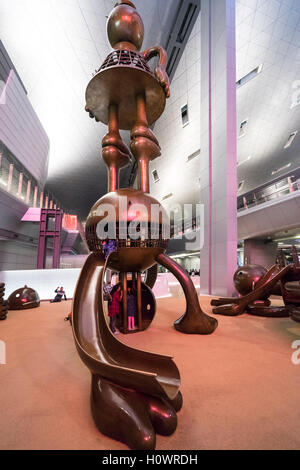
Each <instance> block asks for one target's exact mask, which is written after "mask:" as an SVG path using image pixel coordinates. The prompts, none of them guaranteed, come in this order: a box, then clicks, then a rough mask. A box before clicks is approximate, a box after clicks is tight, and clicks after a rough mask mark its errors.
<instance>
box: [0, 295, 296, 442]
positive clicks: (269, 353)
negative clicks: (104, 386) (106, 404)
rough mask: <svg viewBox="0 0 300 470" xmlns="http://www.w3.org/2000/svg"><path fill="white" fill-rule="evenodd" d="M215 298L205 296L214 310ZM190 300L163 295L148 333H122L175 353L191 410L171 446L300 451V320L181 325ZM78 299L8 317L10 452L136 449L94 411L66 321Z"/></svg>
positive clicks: (2, 400)
mask: <svg viewBox="0 0 300 470" xmlns="http://www.w3.org/2000/svg"><path fill="white" fill-rule="evenodd" d="M208 300H209V299H208V298H201V303H202V305H203V307H204V309H205V310H206V311H209V310H210V307H209V302H208ZM184 304H185V302H184V299H183V298H179V299H174V298H170V299H162V300H159V301H158V314H157V315H156V318H155V320H154V322H153V324H152V326H151V327H150V329H149V330H148V331H147V332H144V333H138V334H135V335H130V336H127V337H126V338H124V337H123V336H122V335H119V336H118V339H121V340H122V341H125V342H126V343H127V344H130V345H131V346H133V347H136V348H144V349H148V350H149V351H152V352H157V353H163V354H164V353H165V354H170V355H174V358H175V361H176V363H177V365H178V367H179V369H180V372H181V378H182V393H183V397H184V406H183V409H182V411H181V412H180V413H179V415H178V428H177V431H176V433H175V434H174V435H173V436H171V437H160V436H158V438H157V450H161V449H167V450H170V449H178V450H179V449H186V450H190V449H299V448H300V400H299V397H300V365H299V366H296V365H293V363H292V361H291V357H292V353H293V349H292V347H291V345H292V343H293V341H295V340H299V339H300V325H299V324H297V323H294V322H293V321H292V320H289V319H263V318H254V317H250V316H248V315H243V316H241V317H239V318H223V317H220V318H219V328H218V329H217V331H216V332H215V334H213V335H212V336H186V335H183V334H180V333H178V332H176V331H175V330H174V329H173V328H172V323H173V321H174V320H175V319H176V318H177V317H179V316H180V314H182V313H183V311H184ZM70 305H71V303H70V302H64V303H61V304H56V305H55V304H52V305H50V303H43V304H42V307H41V308H39V309H36V310H29V311H24V312H10V313H9V317H8V319H7V320H6V321H4V322H0V340H3V341H5V342H6V347H7V364H6V365H0V383H1V386H0V448H1V449H47V450H48V449H95V450H100V449H107V450H112V449H127V447H126V446H124V445H123V444H120V443H118V442H115V441H113V440H111V439H109V438H106V437H104V436H102V435H101V434H100V433H99V432H98V431H97V429H96V428H95V426H94V423H93V420H92V417H91V413H90V409H89V392H90V391H89V388H90V375H89V372H88V370H87V369H86V367H85V366H84V365H83V364H82V363H81V361H80V359H79V357H78V355H77V352H76V350H75V347H74V343H73V337H72V331H71V328H70V326H69V324H68V323H65V322H64V321H63V319H64V316H65V315H67V314H68V313H69V311H70Z"/></svg>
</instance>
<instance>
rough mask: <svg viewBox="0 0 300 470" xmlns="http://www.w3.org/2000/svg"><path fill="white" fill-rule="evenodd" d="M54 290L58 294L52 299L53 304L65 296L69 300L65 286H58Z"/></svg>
mask: <svg viewBox="0 0 300 470" xmlns="http://www.w3.org/2000/svg"><path fill="white" fill-rule="evenodd" d="M54 292H55V293H56V296H55V297H54V299H53V300H50V303H51V304H53V303H57V302H61V301H62V299H63V297H64V299H65V300H67V296H66V293H65V291H64V288H63V287H58V288H57V289H56V290H55V291H54Z"/></svg>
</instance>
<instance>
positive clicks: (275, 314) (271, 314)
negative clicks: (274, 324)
mask: <svg viewBox="0 0 300 470" xmlns="http://www.w3.org/2000/svg"><path fill="white" fill-rule="evenodd" d="M246 311H247V313H249V314H250V315H254V316H255V317H265V318H288V317H289V316H290V314H289V311H288V309H287V308H286V307H274V306H269V307H262V306H259V305H249V306H248V307H247V310H246Z"/></svg>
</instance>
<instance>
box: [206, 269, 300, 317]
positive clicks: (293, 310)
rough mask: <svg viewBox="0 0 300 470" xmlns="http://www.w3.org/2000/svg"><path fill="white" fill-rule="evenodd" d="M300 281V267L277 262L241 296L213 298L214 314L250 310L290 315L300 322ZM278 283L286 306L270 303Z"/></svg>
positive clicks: (254, 313) (284, 315) (277, 315)
mask: <svg viewBox="0 0 300 470" xmlns="http://www.w3.org/2000/svg"><path fill="white" fill-rule="evenodd" d="M299 281H300V267H298V266H296V265H295V264H289V265H287V266H285V267H283V268H281V267H280V266H279V265H277V264H275V265H274V266H272V268H271V269H270V270H269V271H268V272H267V273H266V274H265V275H264V276H262V277H261V278H260V280H259V281H258V282H257V283H256V284H255V286H254V289H253V290H252V292H250V293H249V294H247V295H244V296H241V297H239V298H223V299H222V298H221V299H217V300H212V301H211V305H213V306H215V308H214V309H213V313H215V314H219V315H227V316H237V315H241V314H242V313H244V312H247V313H249V314H251V315H255V316H261V317H269V318H271V317H272V318H284V317H289V316H291V318H293V319H295V321H298V317H299V308H300V284H299ZM278 282H280V287H281V295H282V298H283V301H284V304H285V305H284V306H283V307H274V306H271V302H270V301H269V300H268V298H269V296H270V295H271V294H272V293H273V290H274V286H276V284H277V283H278ZM259 299H262V300H259Z"/></svg>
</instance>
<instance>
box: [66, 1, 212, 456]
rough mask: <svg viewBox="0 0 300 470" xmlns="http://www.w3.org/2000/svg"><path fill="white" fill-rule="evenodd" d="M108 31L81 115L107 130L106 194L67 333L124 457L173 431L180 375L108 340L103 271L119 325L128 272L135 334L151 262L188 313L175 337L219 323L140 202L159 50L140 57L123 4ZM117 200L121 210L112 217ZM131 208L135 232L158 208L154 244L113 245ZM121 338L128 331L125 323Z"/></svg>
mask: <svg viewBox="0 0 300 470" xmlns="http://www.w3.org/2000/svg"><path fill="white" fill-rule="evenodd" d="M107 31H108V38H109V41H110V44H111V45H112V47H113V49H114V52H112V53H111V54H110V55H109V56H108V57H107V59H106V60H105V62H104V64H103V65H102V66H101V67H100V69H99V71H98V73H97V74H96V75H95V76H94V78H93V79H92V80H91V82H90V83H89V85H88V88H87V91H86V103H87V105H86V110H87V111H88V112H89V114H90V116H91V117H92V118H95V119H96V121H101V122H103V123H105V124H108V129H109V131H108V134H107V135H106V136H105V137H104V139H103V142H102V146H103V150H102V155H103V159H104V161H105V163H106V165H107V167H108V190H109V193H108V194H107V195H105V196H104V197H103V198H101V199H100V200H99V201H98V202H97V203H96V204H95V205H94V207H93V208H92V209H91V212H90V214H89V217H88V219H87V223H86V238H87V242H88V245H89V248H90V250H91V252H92V253H91V254H90V256H89V258H88V259H87V261H86V263H85V265H84V267H83V269H82V273H81V275H80V278H79V281H78V284H77V288H76V292H75V296H74V302H73V332H74V337H75V343H76V346H77V349H78V352H79V355H80V357H81V359H82V360H83V362H84V363H85V364H86V366H87V367H88V368H89V369H90V371H91V373H92V393H91V406H92V413H93V416H94V419H95V422H96V424H97V426H98V428H99V430H100V431H101V432H102V433H104V434H106V435H108V436H110V437H112V438H114V439H117V440H120V441H122V442H124V443H126V444H127V445H128V446H129V447H131V448H134V449H154V448H155V441H156V433H159V434H162V435H170V434H172V433H173V432H174V431H175V429H176V426H177V416H176V411H179V409H180V408H181V404H182V397H181V393H180V391H179V387H180V375H179V371H178V369H177V367H176V365H175V363H174V362H173V360H172V359H171V358H170V357H166V356H159V355H157V354H152V353H148V352H144V351H139V350H135V349H132V348H129V347H127V346H125V345H124V344H122V343H121V342H119V341H118V340H117V339H116V338H115V336H114V335H113V334H112V333H111V331H110V330H109V328H108V326H107V322H106V320H105V316H104V312H103V280H104V275H105V271H106V269H108V268H109V269H111V270H114V271H118V272H119V273H120V276H121V279H122V285H123V293H124V295H123V305H124V309H123V310H124V312H123V314H124V319H125V317H126V292H127V289H126V287H127V273H128V272H130V273H132V275H133V278H134V279H135V281H136V285H137V304H138V305H137V307H138V308H137V310H138V322H139V325H141V285H142V284H141V273H142V272H143V271H145V270H149V269H152V268H153V266H155V265H156V264H157V263H159V264H161V265H163V266H165V267H166V268H168V269H169V270H170V271H171V272H172V273H173V274H174V275H175V276H176V277H177V279H178V280H179V281H180V283H181V285H182V287H183V289H184V292H185V296H186V301H187V309H186V312H185V314H184V315H183V316H182V317H180V318H179V319H178V320H177V321H176V322H175V328H176V329H177V330H178V331H181V332H184V333H189V334H210V333H212V332H213V331H214V330H215V328H216V327H217V321H216V320H215V319H214V318H211V317H209V316H207V315H205V314H204V313H203V312H202V310H201V308H200V305H199V301H198V297H197V294H196V291H195V288H194V285H193V283H192V281H191V279H190V278H189V277H188V275H187V274H186V272H185V271H184V270H183V269H182V268H181V267H180V266H179V265H178V264H176V263H175V262H174V261H172V260H171V259H170V258H169V257H168V256H166V255H165V250H166V248H167V244H168V238H167V237H165V236H164V230H163V229H164V221H165V220H166V213H165V211H164V210H163V208H162V207H161V206H159V203H158V202H157V201H156V200H155V199H153V198H152V197H151V196H150V195H149V194H148V193H149V171H148V170H149V162H150V161H151V160H153V159H155V158H157V157H158V156H160V147H159V144H158V141H157V139H156V137H155V136H154V134H153V132H152V131H151V129H150V128H149V126H150V125H151V124H153V123H154V122H155V121H156V120H157V119H158V118H159V117H160V115H161V114H162V112H163V110H164V107H165V103H166V98H167V97H168V96H169V93H170V91H169V80H168V76H167V74H166V71H165V66H166V60H167V58H166V52H165V51H164V49H163V48H161V47H153V48H151V49H148V50H146V51H144V52H139V51H140V49H141V47H142V43H143V35H144V27H143V22H142V20H141V18H140V16H139V14H138V13H137V11H136V8H135V6H134V5H133V3H132V2H130V1H123V2H120V3H119V4H117V5H116V6H115V8H114V9H113V11H112V12H111V14H110V16H109V18H108V22H107ZM154 56H159V60H158V65H157V67H156V69H155V72H154V73H153V72H152V71H151V69H150V68H149V65H148V61H149V60H150V59H151V58H152V57H154ZM119 129H123V130H131V144H130V148H131V151H132V153H133V155H134V157H135V158H136V160H137V163H138V189H137V190H136V189H133V188H128V189H119V171H120V169H121V168H123V167H125V166H126V165H127V164H128V162H129V158H130V152H129V149H128V148H127V146H126V145H125V144H124V142H123V141H122V139H121V136H120V133H119ZM125 197H126V198H127V199H126V201H127V203H126V206H125V208H124V207H123V209H120V207H121V205H120V201H121V199H124V198H125ZM136 204H140V205H141V204H142V205H143V207H145V208H146V209H148V211H146V214H145V213H138V211H137V212H136V214H135V215H136V222H137V223H138V224H140V225H141V226H143V227H145V226H146V227H149V226H150V225H152V219H151V215H150V214H151V206H152V205H156V206H159V208H160V214H159V221H158V224H157V227H156V228H157V233H156V234H157V236H155V237H152V236H148V237H144V236H142V235H141V237H140V238H139V239H134V240H132V239H131V238H130V237H125V238H124V237H123V236H121V232H122V230H123V229H124V223H125V228H126V229H127V227H128V225H129V223H130V221H131V215H129V214H130V208H131V207H133V206H135V205H136ZM108 206H109V207H113V208H114V210H115V219H112V220H110V219H109V217H108V216H107V214H106V212H105V211H102V209H103V208H106V207H108ZM104 212H105V215H104ZM124 214H125V216H124ZM104 219H105V220H106V221H107V224H108V225H110V224H113V225H114V228H115V238H114V240H107V237H106V239H105V240H103V239H101V237H100V236H99V232H98V229H97V227H98V225H99V223H101V222H103V220H104ZM151 233H152V232H151ZM108 242H109V243H112V246H113V249H112V250H111V252H110V253H108V252H107V251H106V248H107V245H108ZM104 248H105V249H104ZM154 270H155V269H154ZM123 330H124V331H125V332H126V323H125V322H124V325H123Z"/></svg>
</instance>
